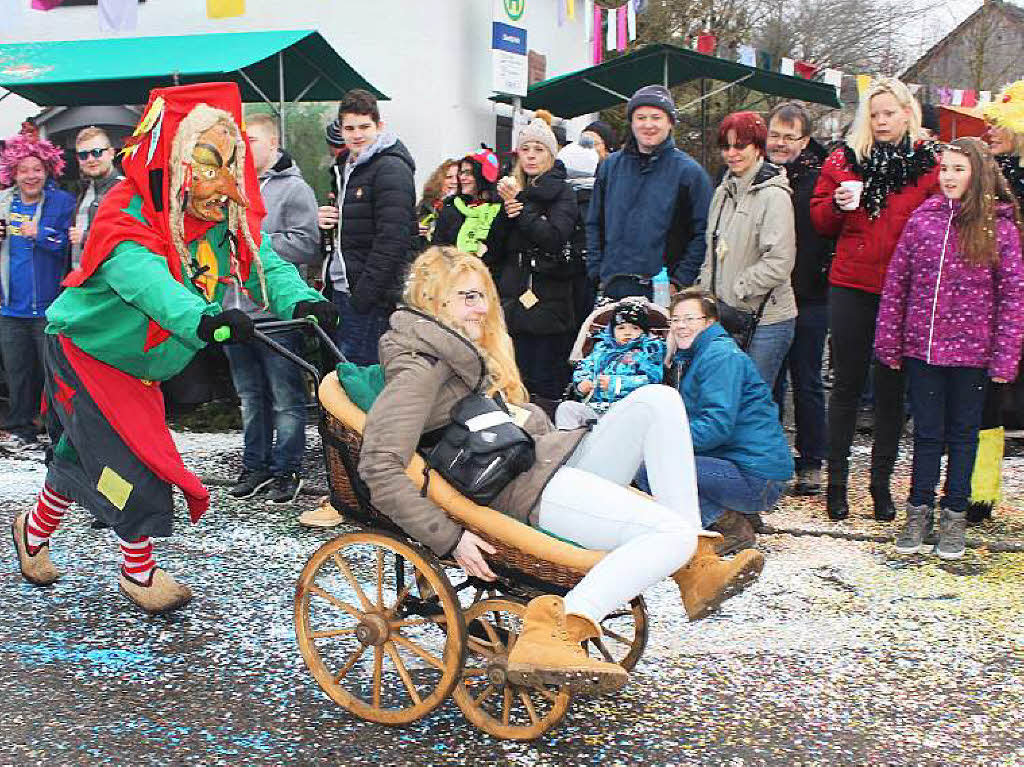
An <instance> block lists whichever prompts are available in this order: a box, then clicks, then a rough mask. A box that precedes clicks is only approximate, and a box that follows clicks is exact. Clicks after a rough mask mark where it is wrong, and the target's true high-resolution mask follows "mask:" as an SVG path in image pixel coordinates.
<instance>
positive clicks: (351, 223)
mask: <svg viewBox="0 0 1024 767" xmlns="http://www.w3.org/2000/svg"><path fill="white" fill-rule="evenodd" d="M338 121H339V123H340V124H341V133H342V136H343V137H344V139H345V146H346V147H347V149H348V152H347V153H345V154H342V155H339V157H338V159H337V161H336V163H335V165H334V167H333V168H332V170H333V183H332V191H333V192H334V194H335V199H336V200H337V201H338V204H337V205H325V206H323V207H321V208H320V209H319V216H318V217H319V223H320V228H321V229H327V230H331V233H332V234H333V236H334V239H335V248H334V257H333V258H332V259H331V261H330V263H328V264H325V266H324V269H325V279H324V282H325V283H327V284H329V285H330V286H331V288H332V293H333V297H334V303H335V305H336V306H337V307H338V313H339V314H340V320H341V322H340V325H339V327H338V342H339V344H340V346H341V349H342V351H343V352H344V354H345V356H346V357H347V358H348V359H349V361H350V362H354V363H356V364H358V365H372V364H373V363H375V362H377V342H378V341H379V340H380V337H381V335H382V334H383V333H384V331H385V330H387V328H388V318H389V317H390V316H391V312H392V311H393V310H394V306H395V302H396V301H397V300H398V298H399V295H400V293H401V289H402V278H403V275H404V272H405V268H406V266H407V265H408V264H409V263H410V262H411V260H412V257H413V255H414V254H415V248H416V235H417V231H418V229H417V225H416V212H415V210H416V187H415V184H414V182H413V172H414V171H415V168H416V165H415V163H414V162H413V159H412V156H411V155H410V154H409V150H408V149H406V148H405V145H404V144H403V143H402V142H401V141H399V140H398V138H397V137H395V135H394V134H393V133H390V132H387V131H385V130H384V123H383V121H382V120H381V119H380V111H379V110H378V108H377V99H376V98H374V96H373V95H372V94H370V93H367V92H366V91H364V90H359V89H356V90H351V91H349V92H348V93H346V94H345V97H344V98H343V99H342V101H341V103H340V104H339V105H338Z"/></svg>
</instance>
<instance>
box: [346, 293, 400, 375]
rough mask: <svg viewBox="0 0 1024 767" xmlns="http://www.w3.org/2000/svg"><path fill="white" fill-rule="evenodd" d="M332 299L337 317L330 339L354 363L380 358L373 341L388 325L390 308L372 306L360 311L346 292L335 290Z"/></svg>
mask: <svg viewBox="0 0 1024 767" xmlns="http://www.w3.org/2000/svg"><path fill="white" fill-rule="evenodd" d="M333 299H334V305H335V306H336V307H338V320H339V321H338V329H337V331H335V337H334V342H335V343H336V344H337V345H338V347H339V348H340V349H341V353H342V354H344V355H345V359H347V360H348V361H349V362H354V363H355V364H356V365H376V364H377V363H378V362H379V361H380V359H379V357H378V352H377V343H378V342H379V341H380V337H381V336H382V335H384V333H385V331H387V329H388V320H389V319H390V318H391V310H390V309H377V308H374V309H371V310H370V312H369V313H367V314H360V313H359V312H357V311H356V310H355V309H353V308H352V304H351V302H350V301H349V295H348V293H338V292H335V293H334V295H333Z"/></svg>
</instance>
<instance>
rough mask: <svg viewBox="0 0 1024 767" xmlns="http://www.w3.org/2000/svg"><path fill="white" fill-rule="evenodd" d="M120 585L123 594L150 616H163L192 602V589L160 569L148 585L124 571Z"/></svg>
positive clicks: (119, 581)
mask: <svg viewBox="0 0 1024 767" xmlns="http://www.w3.org/2000/svg"><path fill="white" fill-rule="evenodd" d="M118 584H119V585H120V587H121V593H122V594H124V595H125V596H126V597H128V599H130V600H131V601H132V602H134V603H135V604H136V605H138V606H139V607H141V608H142V609H143V610H145V611H146V612H147V613H149V614H150V615H163V614H165V613H169V612H171V611H172V610H177V609H178V608H179V607H184V606H185V605H187V604H188V603H189V602H191V601H192V589H190V588H189V587H188V586H186V585H184V584H183V583H178V582H177V581H176V580H174V578H173V577H171V575H170V574H169V573H167V572H166V571H164V570H161V569H160V568H159V567H157V568H155V569H154V570H153V572H152V574H151V575H150V576H149V582H148V583H146V584H141V583H139V582H137V581H135V580H132V579H131V578H129V577H128V576H127V575H125V574H124V571H123V570H122V571H121V576H120V577H119V578H118Z"/></svg>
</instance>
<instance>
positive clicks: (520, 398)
mask: <svg viewBox="0 0 1024 767" xmlns="http://www.w3.org/2000/svg"><path fill="white" fill-rule="evenodd" d="M467 274H476V275H477V276H478V277H479V278H480V281H481V282H482V283H483V285H484V294H485V296H486V298H487V316H486V319H485V320H484V326H483V334H482V336H481V338H480V340H479V341H476V342H473V343H474V346H476V348H477V349H478V350H479V352H480V354H481V356H482V357H483V358H484V363H485V364H486V365H487V374H488V378H489V384H488V386H489V388H488V394H495V393H499V392H500V393H501V395H502V397H504V398H505V400H506V401H508V402H513V403H516V404H522V403H524V402H527V401H528V400H529V398H530V395H529V393H528V392H527V391H526V387H525V386H524V385H523V379H522V378H521V377H520V375H519V368H518V367H516V355H515V351H514V349H513V346H512V338H511V337H510V336H509V334H508V329H507V328H506V327H505V316H504V315H503V314H502V311H501V302H500V301H499V300H498V291H497V289H496V288H495V287H494V280H493V279H491V273H490V271H488V269H487V267H486V266H485V265H484V262H483V261H481V260H480V259H479V258H478V257H477V256H473V255H470V254H469V253H463V252H462V251H460V250H457V249H455V248H452V247H447V246H438V245H435V246H433V247H430V248H427V249H426V250H425V251H423V253H421V254H420V255H419V256H418V257H417V258H416V260H415V261H413V263H412V267H411V268H410V269H409V277H408V279H407V280H406V282H405V292H404V294H403V297H402V300H403V301H404V303H405V304H406V305H407V306H410V307H412V308H413V309H419V310H420V311H421V312H425V313H426V314H429V315H431V316H432V317H436V318H437V319H438V320H440V321H441V322H442V323H444V324H445V325H447V326H449V327H451V328H453V329H454V330H456V331H458V332H460V333H463V331H462V329H461V328H460V327H459V325H458V323H457V322H456V321H455V319H454V317H453V316H452V314H451V312H450V311H449V310H448V304H449V302H450V300H451V295H452V291H453V290H454V289H455V284H456V283H457V282H458V281H459V280H460V279H461V278H462V277H463V276H465V275H467ZM463 334H464V333H463Z"/></svg>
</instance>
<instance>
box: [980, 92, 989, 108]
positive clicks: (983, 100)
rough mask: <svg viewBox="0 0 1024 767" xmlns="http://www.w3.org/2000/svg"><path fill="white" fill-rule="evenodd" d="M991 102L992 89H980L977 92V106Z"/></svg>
mask: <svg viewBox="0 0 1024 767" xmlns="http://www.w3.org/2000/svg"><path fill="white" fill-rule="evenodd" d="M991 102H992V91H982V92H981V93H980V94H978V106H980V107H983V106H985V104H989V103H991Z"/></svg>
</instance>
